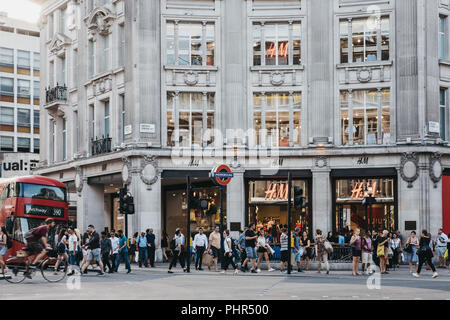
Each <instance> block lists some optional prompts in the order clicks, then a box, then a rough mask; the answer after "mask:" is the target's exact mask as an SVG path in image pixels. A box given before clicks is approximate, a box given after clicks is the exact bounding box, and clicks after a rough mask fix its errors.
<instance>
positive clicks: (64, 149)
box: [62, 119, 67, 161]
mask: <svg viewBox="0 0 450 320" xmlns="http://www.w3.org/2000/svg"><path fill="white" fill-rule="evenodd" d="M62 124H63V127H62V159H63V161H65V160H67V121H66V119H63V121H62Z"/></svg>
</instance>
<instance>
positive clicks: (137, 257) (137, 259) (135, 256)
mask: <svg viewBox="0 0 450 320" xmlns="http://www.w3.org/2000/svg"><path fill="white" fill-rule="evenodd" d="M134 262H135V263H138V262H139V251H136V253H135V255H134Z"/></svg>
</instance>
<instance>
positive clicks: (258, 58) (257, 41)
mask: <svg viewBox="0 0 450 320" xmlns="http://www.w3.org/2000/svg"><path fill="white" fill-rule="evenodd" d="M290 38H292V42H291V43H290V42H289V39H290ZM291 48H292V50H291ZM291 54H292V57H290V55H291ZM299 64H301V28H300V22H294V23H293V24H292V25H290V24H288V23H265V24H264V25H261V24H259V23H255V24H253V65H255V66H259V65H267V66H270V65H272V66H274V65H276V66H286V65H299Z"/></svg>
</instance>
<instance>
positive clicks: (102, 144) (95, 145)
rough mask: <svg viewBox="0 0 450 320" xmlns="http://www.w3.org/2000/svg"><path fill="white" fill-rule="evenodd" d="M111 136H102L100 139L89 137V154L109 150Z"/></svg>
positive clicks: (97, 153)
mask: <svg viewBox="0 0 450 320" xmlns="http://www.w3.org/2000/svg"><path fill="white" fill-rule="evenodd" d="M111 140H112V139H111V138H110V137H109V136H106V138H105V137H104V136H103V137H102V138H101V139H97V138H96V140H94V139H91V154H92V155H93V156H96V155H99V154H104V153H109V152H111Z"/></svg>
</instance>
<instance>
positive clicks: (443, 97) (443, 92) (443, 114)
mask: <svg viewBox="0 0 450 320" xmlns="http://www.w3.org/2000/svg"><path fill="white" fill-rule="evenodd" d="M439 100H440V103H439V104H440V106H439V123H440V130H441V133H440V136H441V139H442V140H444V141H446V140H447V89H444V88H441V89H440V99H439Z"/></svg>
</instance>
